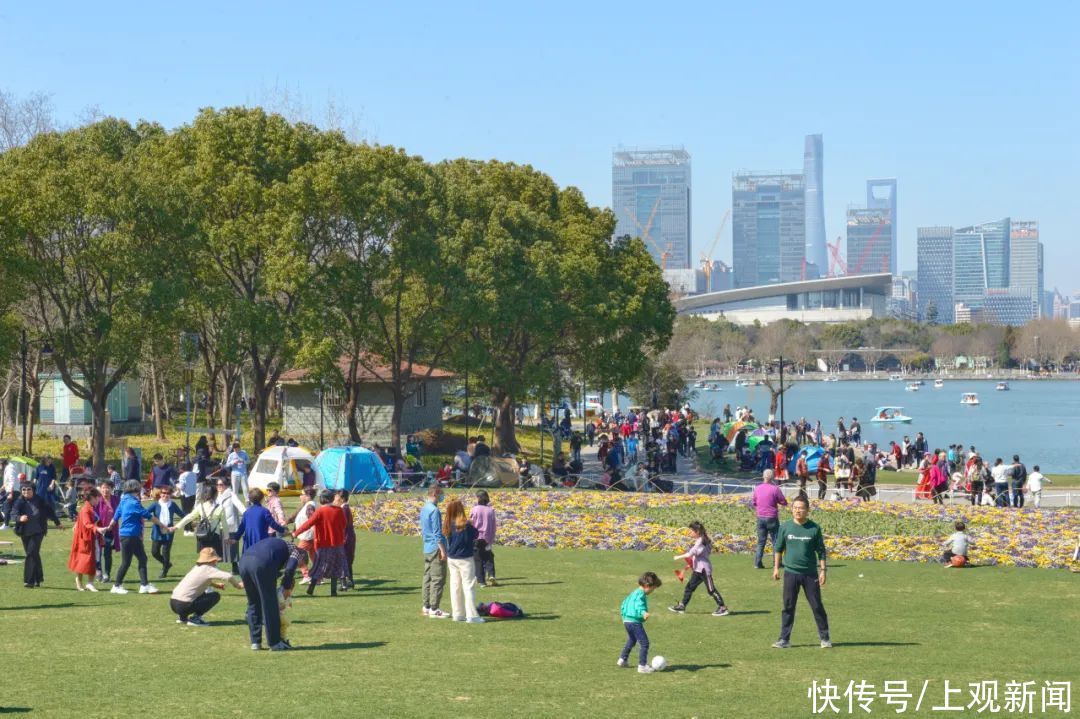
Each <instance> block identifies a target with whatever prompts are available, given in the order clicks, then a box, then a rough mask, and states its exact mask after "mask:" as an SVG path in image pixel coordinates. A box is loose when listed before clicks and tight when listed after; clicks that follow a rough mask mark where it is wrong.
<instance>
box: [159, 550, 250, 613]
mask: <svg viewBox="0 0 1080 719" xmlns="http://www.w3.org/2000/svg"><path fill="white" fill-rule="evenodd" d="M220 561H221V557H220V556H218V553H217V552H215V551H214V549H213V548H212V547H204V548H203V549H201V550H199V558H198V560H196V562H195V566H194V567H192V568H191V570H190V571H188V573H187V574H185V575H184V578H183V579H181V580H180V582H179V583H178V584H177V585H176V587H175V588H174V589H173V592H172V596H170V598H169V608H170V609H172V611H173V613H174V614H176V623H177V624H187V625H188V626H190V627H205V626H207V623H206V622H205V621H204V620H203V615H204V614H206V613H207V612H209V611H210V610H211V609H213V608H214V606H215V605H217V603H218V602H220V601H221V595H220V594H218V593H217V592H211V591H208V590H209V589H210V587H211V586H213V587H216V588H217V589H224V588H225V584H224V583H225V582H229V583H230V584H232V585H233V586H234V587H236V588H237V589H242V588H243V585H242V584H241V583H240V580H239V579H238V578H237V577H234V576H233V575H232V574H229V573H228V572H226V571H224V570H221V569H218V568H217V563H218V562H220Z"/></svg>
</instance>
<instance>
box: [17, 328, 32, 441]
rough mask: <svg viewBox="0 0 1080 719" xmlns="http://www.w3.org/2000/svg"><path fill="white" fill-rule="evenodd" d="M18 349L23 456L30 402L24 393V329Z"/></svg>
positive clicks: (25, 347)
mask: <svg viewBox="0 0 1080 719" xmlns="http://www.w3.org/2000/svg"><path fill="white" fill-rule="evenodd" d="M20 349H21V350H22V353H21V366H20V367H21V371H20V373H19V398H20V402H21V404H20V410H19V413H20V414H21V415H22V423H23V425H22V453H23V456H24V457H25V456H26V453H27V451H28V450H27V442H28V436H27V425H28V424H29V423H28V422H27V421H26V418H27V416H28V415H29V414H30V412H28V411H27V405H29V404H30V396H29V395H27V394H26V353H27V351H28V349H29V348H28V347H27V344H26V330H25V329H24V330H23V331H22V347H21V348H20Z"/></svg>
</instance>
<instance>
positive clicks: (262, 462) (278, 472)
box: [248, 446, 321, 497]
mask: <svg viewBox="0 0 1080 719" xmlns="http://www.w3.org/2000/svg"><path fill="white" fill-rule="evenodd" d="M297 462H299V463H301V464H303V463H305V462H310V463H312V464H314V463H315V458H314V457H313V456H311V452H309V451H307V450H306V449H304V448H303V447H277V446H274V447H267V448H266V449H264V450H263V453H262V454H260V455H259V458H258V459H256V460H255V465H254V467H252V469H251V474H249V475H248V486H249V487H258V488H259V489H262V490H265V489H266V485H268V484H270V483H271V482H277V483H278V486H279V487H281V494H282V495H284V496H286V497H291V496H296V495H297V494H300V487H301V485H302V473H301V471H300V468H299V467H297ZM314 466H315V482H316V483H320V484H321V479H320V477H319V468H318V465H314Z"/></svg>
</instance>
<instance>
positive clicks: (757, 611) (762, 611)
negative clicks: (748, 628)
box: [728, 609, 772, 617]
mask: <svg viewBox="0 0 1080 719" xmlns="http://www.w3.org/2000/svg"><path fill="white" fill-rule="evenodd" d="M750 614H772V610H771V609H753V610H751V611H747V612H728V616H729V617H738V616H744V615H746V616H748V615H750Z"/></svg>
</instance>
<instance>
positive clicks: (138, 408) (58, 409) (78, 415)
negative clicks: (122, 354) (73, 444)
mask: <svg viewBox="0 0 1080 719" xmlns="http://www.w3.org/2000/svg"><path fill="white" fill-rule="evenodd" d="M38 379H39V380H40V381H41V383H42V392H41V396H40V397H39V398H38V417H39V420H38V426H37V427H35V428H34V431H35V432H45V433H47V434H49V435H52V436H54V437H63V436H64V435H65V434H69V435H71V436H72V437H73V438H75V439H84V438H88V437H89V436H90V432H91V424H92V420H93V417H92V416H91V412H90V403H89V402H87V401H86V400H84V399H79V398H78V397H76V396H75V395H74V394H73V393H72V391H71V389H70V388H69V387H68V386H67V385H66V384H64V380H63V379H61V378H60V375H58V374H56V373H55V372H54V373H50V374H44V373H43V374H41V375H39V376H38ZM73 379H74V380H76V381H80V380H82V375H79V374H76V375H74V376H73ZM108 411H109V422H110V425H109V428H110V434H111V435H113V436H118V435H132V434H146V433H148V432H153V431H154V430H153V422H143V421H142V419H143V418H142V405H141V403H140V402H139V379H138V378H137V377H134V376H131V377H125V378H124V379H122V380H120V382H119V383H117V385H116V386H115V387H113V390H112V392H110V393H109V402H108Z"/></svg>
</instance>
